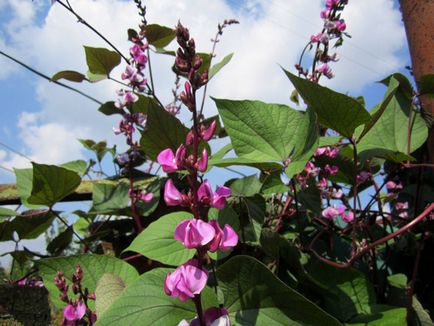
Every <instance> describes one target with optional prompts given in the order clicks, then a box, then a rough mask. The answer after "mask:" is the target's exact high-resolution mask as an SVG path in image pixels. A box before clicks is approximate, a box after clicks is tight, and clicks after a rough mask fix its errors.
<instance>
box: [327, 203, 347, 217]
mask: <svg viewBox="0 0 434 326" xmlns="http://www.w3.org/2000/svg"><path fill="white" fill-rule="evenodd" d="M344 212H345V206H339V207H338V208H336V206H329V207H327V208H326V209H324V210H323V211H322V212H321V215H322V216H323V217H325V218H328V219H333V218H335V217H336V216H338V215H341V214H342V213H344Z"/></svg>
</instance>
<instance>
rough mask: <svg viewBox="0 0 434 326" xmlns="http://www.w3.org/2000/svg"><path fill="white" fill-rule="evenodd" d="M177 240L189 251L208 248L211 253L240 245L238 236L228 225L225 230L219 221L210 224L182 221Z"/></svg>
mask: <svg viewBox="0 0 434 326" xmlns="http://www.w3.org/2000/svg"><path fill="white" fill-rule="evenodd" d="M174 238H175V240H178V241H181V242H182V244H183V245H184V246H185V247H186V248H188V249H194V248H196V249H197V248H201V247H202V248H206V249H207V250H209V251H211V252H216V251H217V250H222V251H227V250H229V249H231V248H232V247H235V246H236V245H237V243H238V235H237V234H236V232H235V231H234V230H233V229H232V228H231V227H230V226H229V225H228V224H226V225H225V226H224V227H223V229H222V228H221V227H220V225H219V224H218V222H217V221H215V220H212V221H210V222H209V223H207V222H204V221H202V220H198V219H189V220H185V221H182V222H181V223H179V224H178V225H177V226H176V228H175V234H174Z"/></svg>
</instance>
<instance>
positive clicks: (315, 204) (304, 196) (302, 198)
mask: <svg viewBox="0 0 434 326" xmlns="http://www.w3.org/2000/svg"><path fill="white" fill-rule="evenodd" d="M297 198H298V201H299V202H300V204H301V205H302V206H303V207H304V208H306V209H308V210H311V211H312V212H314V213H315V214H318V215H320V214H321V192H320V190H319V189H318V187H316V186H315V184H314V183H313V182H312V183H311V184H310V185H309V186H308V187H306V188H305V189H303V190H302V191H299V192H297Z"/></svg>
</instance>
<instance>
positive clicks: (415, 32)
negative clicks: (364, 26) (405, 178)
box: [400, 0, 434, 164]
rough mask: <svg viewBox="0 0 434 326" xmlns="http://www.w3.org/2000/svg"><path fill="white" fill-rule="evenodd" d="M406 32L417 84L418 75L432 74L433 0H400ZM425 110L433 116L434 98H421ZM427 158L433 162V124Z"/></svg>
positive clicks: (433, 51)
mask: <svg viewBox="0 0 434 326" xmlns="http://www.w3.org/2000/svg"><path fill="white" fill-rule="evenodd" d="M400 4H401V11H402V18H403V21H404V25H405V30H406V32H407V40H408V46H409V48H410V54H411V61H412V65H413V74H414V78H415V80H416V84H417V85H418V86H419V80H420V77H421V76H423V75H428V74H434V0H400ZM421 102H422V107H423V108H424V110H425V112H428V113H430V114H432V115H433V116H434V99H430V98H428V97H426V96H422V98H421ZM427 145H428V153H427V154H428V160H429V163H432V164H434V126H431V129H430V131H429V136H428V141H427Z"/></svg>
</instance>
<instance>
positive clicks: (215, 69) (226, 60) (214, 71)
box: [208, 53, 234, 80]
mask: <svg viewBox="0 0 434 326" xmlns="http://www.w3.org/2000/svg"><path fill="white" fill-rule="evenodd" d="M233 55H234V54H233V53H230V54H228V55H227V56H225V57H224V58H223V59H222V61H220V62H218V63H216V64H215V65H214V66H212V67H211V69H210V70H209V74H208V79H209V80H211V78H213V77H214V76H215V75H216V74H217V73H218V72H219V71H220V70H221V69H222V68H223V67H224V66H226V65H227V64H228V63H229V61H231V59H232V57H233Z"/></svg>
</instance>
